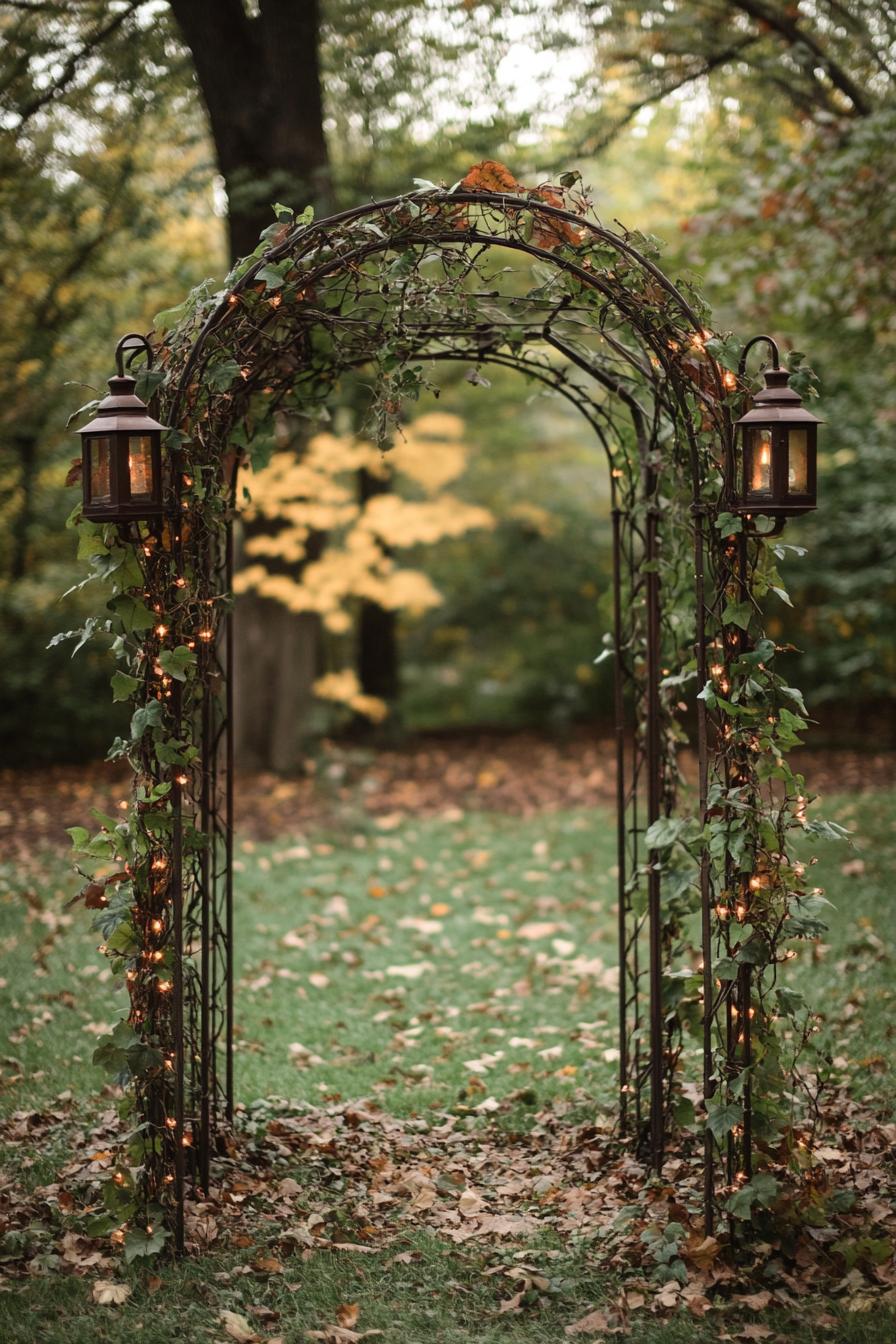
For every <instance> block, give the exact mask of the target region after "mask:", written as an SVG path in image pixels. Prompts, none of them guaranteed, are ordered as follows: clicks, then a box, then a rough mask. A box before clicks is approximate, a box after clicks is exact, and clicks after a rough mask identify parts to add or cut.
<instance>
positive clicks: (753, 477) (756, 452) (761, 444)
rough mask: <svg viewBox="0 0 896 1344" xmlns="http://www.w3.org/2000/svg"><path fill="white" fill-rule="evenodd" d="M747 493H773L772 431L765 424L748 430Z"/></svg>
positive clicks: (762, 494)
mask: <svg viewBox="0 0 896 1344" xmlns="http://www.w3.org/2000/svg"><path fill="white" fill-rule="evenodd" d="M747 469H748V473H749V474H748V479H747V493H748V494H749V495H751V496H752V495H759V496H763V497H764V496H767V495H771V493H772V431H771V430H770V429H767V428H765V427H764V426H756V427H755V428H750V429H748V430H747Z"/></svg>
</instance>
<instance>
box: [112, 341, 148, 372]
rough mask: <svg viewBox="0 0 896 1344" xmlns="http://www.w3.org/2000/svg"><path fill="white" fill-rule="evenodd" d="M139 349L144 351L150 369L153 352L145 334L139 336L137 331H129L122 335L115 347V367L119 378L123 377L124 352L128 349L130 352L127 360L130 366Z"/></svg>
mask: <svg viewBox="0 0 896 1344" xmlns="http://www.w3.org/2000/svg"><path fill="white" fill-rule="evenodd" d="M141 350H143V351H145V353H146V367H147V369H151V368H152V366H153V353H152V346H151V345H150V343H149V340H148V338H147V337H146V336H141V334H140V332H139V331H129V332H128V333H127V335H126V336H122V338H121V340H120V341H119V342H118V344H117V345H116V347H115V367H116V368H117V369H118V376H119V378H123V377H124V365H125V354H126V353H127V352H128V351H129V352H130V354H129V358H128V361H127V365H128V368H130V367H131V365H132V364H133V362H134V360H135V359H136V358H137V356H138V355H139V353H140V351H141Z"/></svg>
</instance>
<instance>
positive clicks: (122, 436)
mask: <svg viewBox="0 0 896 1344" xmlns="http://www.w3.org/2000/svg"><path fill="white" fill-rule="evenodd" d="M141 350H145V351H146V367H147V368H152V350H151V348H150V345H149V342H148V341H147V339H146V337H145V336H140V335H138V334H137V333H136V332H131V333H129V334H128V335H127V336H122V338H121V340H120V341H119V342H118V345H117V346H116V348H115V362H116V366H117V368H118V374H117V376H116V377H114V378H110V379H109V395H108V396H107V397H105V398H104V399H103V400H102V401H101V402H100V404H99V406H98V407H97V412H96V416H95V418H94V419H93V420H91V421H90V424H88V425H85V426H84V428H83V429H81V430H79V431H78V432H79V434H80V435H81V442H82V445H83V447H82V453H81V477H82V481H83V484H84V506H83V510H82V512H83V514H84V517H85V518H89V519H90V520H91V521H93V522H97V523H103V522H109V523H127V522H132V521H134V520H138V519H151V518H157V517H159V515H160V514H161V513H162V434H163V433H164V432H165V426H164V425H160V424H159V422H158V421H157V420H153V418H152V416H151V415H150V414H149V412H148V410H147V408H146V404H145V402H143V401H141V400H140V398H139V397H138V396H137V395H136V393H135V391H134V388H135V387H136V379H135V378H133V377H131V375H130V374H126V373H125V371H124V356H125V352H126V351H130V352H131V355H130V360H129V363H130V361H132V360H133V358H134V355H136V354H137V353H138V352H139V351H141Z"/></svg>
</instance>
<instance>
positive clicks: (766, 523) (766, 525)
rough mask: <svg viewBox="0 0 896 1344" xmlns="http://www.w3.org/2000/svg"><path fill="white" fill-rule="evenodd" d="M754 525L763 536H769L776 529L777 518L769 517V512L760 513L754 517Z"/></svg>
mask: <svg viewBox="0 0 896 1344" xmlns="http://www.w3.org/2000/svg"><path fill="white" fill-rule="evenodd" d="M753 526H754V527H755V529H756V531H757V532H758V533H759V535H760V536H761V537H762V536H767V535H768V533H769V532H773V531H774V530H775V520H774V518H769V516H768V514H767V513H760V514H758V515H757V516H756V517H755V518H754V519H753Z"/></svg>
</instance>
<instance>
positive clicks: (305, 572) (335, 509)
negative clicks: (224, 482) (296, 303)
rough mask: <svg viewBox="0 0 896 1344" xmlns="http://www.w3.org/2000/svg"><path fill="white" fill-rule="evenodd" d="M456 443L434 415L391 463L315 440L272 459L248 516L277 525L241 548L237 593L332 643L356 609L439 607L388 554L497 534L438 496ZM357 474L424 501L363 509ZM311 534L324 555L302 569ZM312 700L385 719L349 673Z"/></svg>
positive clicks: (420, 576)
mask: <svg viewBox="0 0 896 1344" xmlns="http://www.w3.org/2000/svg"><path fill="white" fill-rule="evenodd" d="M462 434H463V422H462V421H461V420H460V419H459V418H458V417H457V416H454V415H447V414H444V413H441V412H436V413H433V414H430V415H426V416H422V417H421V418H420V419H419V420H418V421H416V422H415V423H414V424H413V425H412V426H411V427H410V428H409V430H408V432H407V434H406V436H405V439H404V441H403V442H402V443H401V444H400V445H399V447H398V448H396V449H395V451H394V453H391V454H390V455H389V461H388V464H384V459H383V454H382V453H381V452H380V451H379V450H378V449H377V448H375V447H374V446H373V444H370V443H366V442H365V441H363V440H359V439H353V438H349V437H342V436H337V435H335V434H329V433H328V434H318V435H315V437H314V438H313V439H311V440H310V442H309V443H308V445H307V447H306V450H305V452H304V453H303V455H302V457H301V458H297V457H295V456H294V455H291V454H288V453H282V454H280V455H279V456H275V457H274V459H273V461H272V462H271V463H270V465H269V466H267V467H265V468H264V469H263V470H261V471H258V472H255V473H254V474H253V477H252V481H251V495H252V500H251V503H250V504H249V506H248V507H247V509H246V510H245V516H246V517H248V518H251V517H256V518H265V519H268V520H269V521H270V522H271V523H274V524H277V525H278V526H276V529H275V530H272V531H270V532H268V533H267V534H266V535H263V536H255V537H250V538H249V539H248V540H247V542H246V545H245V554H246V556H247V557H248V558H249V559H250V561H251V563H250V564H248V565H247V566H246V567H245V568H243V569H242V570H240V572H239V573H238V574H237V576H236V581H235V584H234V587H235V590H236V592H237V593H246V592H254V593H257V594H258V595H259V596H261V597H267V598H270V599H271V601H273V602H278V603H280V604H281V605H282V606H285V607H287V608H288V609H289V610H290V611H294V612H297V613H298V612H314V613H316V614H317V615H318V616H319V617H320V618H321V620H322V621H323V623H324V626H325V627H326V629H327V630H329V631H331V632H332V633H333V634H345V633H347V632H348V631H349V630H350V628H351V624H352V608H353V605H354V604H356V603H357V602H358V601H362V600H366V601H369V602H375V603H377V604H378V605H379V606H381V607H383V608H385V609H386V610H388V611H396V612H398V611H403V612H407V613H409V614H411V615H414V616H417V615H420V614H422V613H423V612H425V611H428V610H430V609H431V608H432V607H436V606H438V605H439V603H440V601H441V595H440V594H439V592H438V590H437V589H436V588H435V587H434V586H433V584H432V583H431V582H430V580H429V579H428V578H427V576H426V575H425V574H424V573H423V572H422V571H420V570H416V569H410V568H402V567H400V566H399V565H397V564H396V562H395V560H394V559H393V558H392V554H391V552H392V551H395V550H399V549H401V548H402V547H407V546H417V545H421V544H426V545H428V544H431V543H433V542H436V541H440V540H441V539H442V538H444V537H459V536H462V535H463V534H464V533H466V532H469V531H470V530H472V529H473V528H480V527H492V526H494V518H493V516H492V514H491V513H490V512H489V511H488V509H483V508H480V507H478V506H476V505H472V504H466V503H465V502H464V501H463V500H461V499H459V498H457V497H456V496H455V495H451V494H446V493H440V492H441V491H442V487H443V486H444V485H445V484H447V482H448V481H451V480H455V479H456V478H457V477H458V476H459V475H460V474H461V473H462V472H463V470H464V466H465V465H466V459H467V449H466V446H465V445H464V443H463V441H462ZM361 468H364V469H365V470H367V471H368V472H370V473H371V474H373V475H375V476H377V477H379V478H381V479H383V478H388V477H389V476H390V475H392V476H395V477H401V476H403V477H405V478H406V479H407V480H409V481H411V482H413V484H414V486H415V487H417V489H418V490H421V491H422V492H423V493H424V495H425V498H423V499H405V498H402V497H401V496H400V495H398V494H381V495H374V496H373V497H372V498H371V499H369V500H368V501H367V502H366V503H365V504H364V505H363V507H362V506H361V505H360V504H359V503H358V500H357V481H356V477H357V472H358V471H359V470H360V469H361ZM312 533H325V534H326V547H325V549H324V551H323V554H322V555H320V556H319V557H318V558H317V559H314V560H311V561H308V562H307V563H305V558H306V555H307V545H308V540H309V537H310V536H311V535H312ZM274 560H276V561H277V562H278V566H277V567H278V569H279V568H282V563H283V562H284V561H286V562H287V563H288V564H290V565H293V566H294V567H295V572H294V574H291V575H290V574H282V573H274V572H272V570H271V569H270V568H268V565H267V564H266V563H265V562H266V561H274ZM315 691H316V693H317V694H318V695H320V696H321V697H322V698H323V699H327V700H334V701H337V702H338V703H340V704H346V705H348V706H349V707H350V708H352V709H353V710H355V712H356V713H359V714H366V715H367V716H368V717H369V718H372V719H380V718H382V717H383V716H384V715H385V713H386V706H385V705H384V704H383V703H382V701H379V700H376V699H374V698H372V697H369V696H365V695H363V693H362V691H361V688H360V687H359V686H358V683H357V679H356V678H355V675H354V673H353V672H351V671H350V670H348V669H343V670H342V671H340V672H332V673H329V674H328V675H327V676H326V677H324V678H322V679H321V680H320V681H319V682H318V683H317V684H316V685H315Z"/></svg>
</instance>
